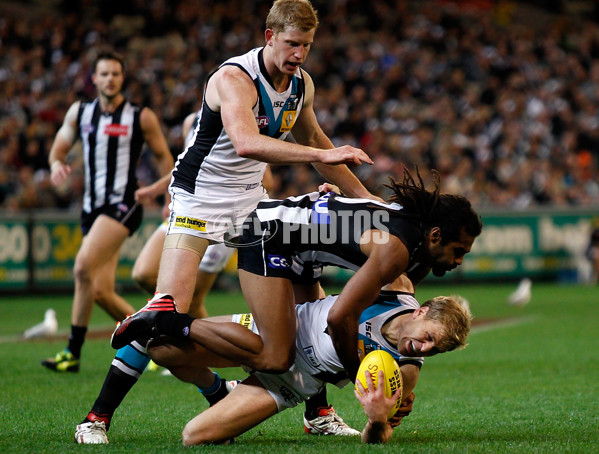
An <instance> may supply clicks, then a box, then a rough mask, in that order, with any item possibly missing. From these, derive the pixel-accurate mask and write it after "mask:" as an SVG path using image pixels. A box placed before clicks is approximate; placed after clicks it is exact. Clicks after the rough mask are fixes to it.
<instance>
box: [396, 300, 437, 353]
mask: <svg viewBox="0 0 599 454" xmlns="http://www.w3.org/2000/svg"><path fill="white" fill-rule="evenodd" d="M423 309H428V308H420V309H419V310H417V311H416V312H414V314H412V316H411V317H410V319H409V320H407V321H406V322H405V323H403V324H402V325H401V326H400V328H399V331H398V339H399V340H398V341H397V349H398V350H399V353H401V355H402V356H411V357H419V356H433V355H436V354H437V353H441V351H440V350H439V348H438V347H437V345H438V344H439V342H440V341H441V340H442V336H443V325H442V324H441V323H439V322H437V321H434V320H425V318H424V317H425V314H426V312H427V311H425V310H423Z"/></svg>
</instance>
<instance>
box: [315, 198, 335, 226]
mask: <svg viewBox="0 0 599 454" xmlns="http://www.w3.org/2000/svg"><path fill="white" fill-rule="evenodd" d="M329 197H331V194H330V193H328V194H325V195H323V196H322V197H320V198H319V199H318V200H317V201H316V203H315V204H314V207H313V208H312V214H311V219H310V220H311V221H312V223H313V224H330V223H331V217H330V216H329Z"/></svg>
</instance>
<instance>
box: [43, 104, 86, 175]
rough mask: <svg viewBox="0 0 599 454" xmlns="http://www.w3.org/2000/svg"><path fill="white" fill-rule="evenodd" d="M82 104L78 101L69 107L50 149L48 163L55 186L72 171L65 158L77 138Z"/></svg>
mask: <svg viewBox="0 0 599 454" xmlns="http://www.w3.org/2000/svg"><path fill="white" fill-rule="evenodd" d="M80 104H81V102H80V101H77V102H75V103H73V104H72V105H71V107H69V110H68V111H67V114H66V115H65V118H64V121H63V123H62V126H61V127H60V129H59V130H58V132H57V133H56V137H55V138H54V143H53V144H52V148H51V149H50V155H49V157H48V164H49V165H50V180H51V181H52V184H53V185H54V186H60V185H61V184H62V183H64V181H65V180H66V179H67V177H68V175H69V174H70V173H71V166H69V165H68V164H67V163H66V162H65V160H66V158H67V154H68V153H69V150H70V149H71V147H72V146H73V143H74V142H75V139H76V134H77V114H78V112H79V105H80Z"/></svg>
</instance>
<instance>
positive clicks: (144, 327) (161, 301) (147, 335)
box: [110, 293, 177, 350]
mask: <svg viewBox="0 0 599 454" xmlns="http://www.w3.org/2000/svg"><path fill="white" fill-rule="evenodd" d="M161 312H177V305H176V304H175V300H174V299H173V297H172V296H170V295H166V294H164V293H158V294H156V295H155V296H154V298H152V299H151V300H150V301H149V302H148V304H146V305H145V306H144V307H142V308H141V309H140V310H138V311H137V312H136V313H135V314H133V315H130V316H129V317H127V318H126V319H125V320H123V321H122V322H120V323H119V324H118V325H117V327H116V329H115V330H114V333H112V337H111V339H110V345H112V348H114V349H116V350H118V349H119V348H123V347H124V346H125V345H129V344H130V343H131V342H133V341H134V340H136V339H138V338H144V339H151V338H152V337H156V336H157V335H158V330H157V328H156V316H157V315H158V314H160V313H161Z"/></svg>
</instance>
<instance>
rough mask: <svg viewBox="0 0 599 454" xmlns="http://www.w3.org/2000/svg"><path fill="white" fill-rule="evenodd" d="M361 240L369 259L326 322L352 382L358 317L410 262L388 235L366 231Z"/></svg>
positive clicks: (350, 283)
mask: <svg viewBox="0 0 599 454" xmlns="http://www.w3.org/2000/svg"><path fill="white" fill-rule="evenodd" d="M362 237H363V241H362V244H361V248H362V252H364V253H365V254H366V255H368V259H367V260H366V262H365V263H364V265H362V267H361V268H360V269H359V270H358V271H357V272H356V274H354V275H353V276H352V277H351V279H349V281H348V282H347V284H346V285H345V287H343V290H342V291H341V293H340V295H339V298H338V299H337V301H336V302H335V304H334V305H333V307H332V308H331V310H330V311H329V315H328V318H327V323H328V327H329V334H330V335H331V340H332V341H333V345H334V346H335V350H336V351H337V354H338V355H339V359H340V360H341V363H342V364H343V367H344V368H345V370H346V372H347V375H348V377H349V378H350V379H351V380H354V379H355V376H356V372H357V370H358V367H359V364H360V360H359V358H358V354H357V349H356V345H358V320H359V317H360V314H361V313H362V311H363V310H364V309H366V308H367V307H368V306H370V305H371V304H372V302H373V301H374V300H375V299H376V297H377V295H378V294H379V292H380V289H381V287H383V286H384V285H385V284H388V283H389V282H392V281H393V280H394V279H395V278H397V277H398V276H399V275H400V274H401V273H403V272H404V271H405V269H406V268H407V266H408V260H409V254H408V250H407V249H406V247H405V245H404V244H403V243H402V242H401V241H400V240H399V238H397V237H395V236H393V235H390V234H389V233H387V232H382V231H380V230H368V231H366V232H365V233H364V234H363V236H362Z"/></svg>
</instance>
